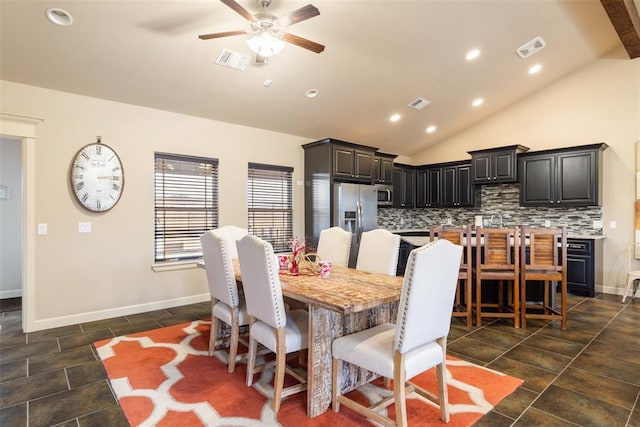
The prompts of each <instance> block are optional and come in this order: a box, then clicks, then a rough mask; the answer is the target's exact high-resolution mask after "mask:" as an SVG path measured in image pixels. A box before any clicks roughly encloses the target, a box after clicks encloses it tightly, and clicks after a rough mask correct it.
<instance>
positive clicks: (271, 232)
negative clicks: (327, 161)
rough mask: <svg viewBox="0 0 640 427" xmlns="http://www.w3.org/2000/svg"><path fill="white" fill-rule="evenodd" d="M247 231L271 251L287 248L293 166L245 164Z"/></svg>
mask: <svg viewBox="0 0 640 427" xmlns="http://www.w3.org/2000/svg"><path fill="white" fill-rule="evenodd" d="M247 181H248V188H247V199H248V201H247V202H248V210H249V220H248V229H249V233H250V234H253V235H255V236H258V237H260V238H261V239H264V240H266V241H267V242H269V243H271V245H272V246H273V250H274V252H287V251H289V250H291V248H290V247H289V241H290V240H291V238H292V237H293V168H291V167H286V166H274V165H263V164H259V163H249V179H248V180H247Z"/></svg>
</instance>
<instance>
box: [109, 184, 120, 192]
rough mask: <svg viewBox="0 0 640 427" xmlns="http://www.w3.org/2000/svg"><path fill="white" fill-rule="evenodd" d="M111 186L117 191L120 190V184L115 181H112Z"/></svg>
mask: <svg viewBox="0 0 640 427" xmlns="http://www.w3.org/2000/svg"><path fill="white" fill-rule="evenodd" d="M111 188H113V189H114V190H115V191H119V190H120V186H119V185H118V184H116V183H114V184H113V185H112V186H111Z"/></svg>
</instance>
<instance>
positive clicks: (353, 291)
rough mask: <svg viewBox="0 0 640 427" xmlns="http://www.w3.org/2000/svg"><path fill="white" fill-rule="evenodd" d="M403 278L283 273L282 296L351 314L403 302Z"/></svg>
mask: <svg viewBox="0 0 640 427" xmlns="http://www.w3.org/2000/svg"><path fill="white" fill-rule="evenodd" d="M233 267H234V270H235V276H236V280H238V281H240V282H241V281H242V276H241V274H240V265H239V263H238V260H237V259H234V260H233ZM402 282H403V277H400V276H387V275H385V274H372V273H365V272H363V271H359V270H356V269H353V268H347V267H340V266H332V267H331V274H330V276H329V278H327V279H323V278H321V277H320V276H319V275H318V274H299V275H297V276H293V275H290V274H289V273H288V272H287V271H281V272H280V283H281V284H282V294H283V295H285V296H287V297H289V298H293V299H295V300H297V301H300V302H303V303H306V304H314V305H316V306H320V307H324V308H326V309H329V310H333V311H337V312H339V313H344V314H349V313H356V312H358V311H363V310H366V309H369V308H374V307H378V306H380V305H381V304H385V303H389V302H393V301H399V300H400V295H401V294H402Z"/></svg>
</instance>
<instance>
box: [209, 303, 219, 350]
mask: <svg viewBox="0 0 640 427" xmlns="http://www.w3.org/2000/svg"><path fill="white" fill-rule="evenodd" d="M218 324H219V322H218V318H216V317H215V316H214V315H213V310H212V313H211V332H210V333H209V356H213V352H214V351H215V349H216V342H218Z"/></svg>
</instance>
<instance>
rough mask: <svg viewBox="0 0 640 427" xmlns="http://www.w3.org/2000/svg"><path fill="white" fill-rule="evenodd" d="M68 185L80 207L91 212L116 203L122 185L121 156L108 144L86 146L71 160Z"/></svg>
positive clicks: (107, 208)
mask: <svg viewBox="0 0 640 427" xmlns="http://www.w3.org/2000/svg"><path fill="white" fill-rule="evenodd" d="M71 186H72V187H73V192H74V193H75V195H76V198H77V199H78V201H79V202H80V204H81V205H82V206H84V207H85V208H87V209H89V210H90V211H93V212H104V211H108V210H109V209H111V208H112V207H114V206H115V204H116V203H118V200H119V199H120V195H121V194H122V188H123V186H124V171H123V170H122V163H121V162H120V158H119V157H118V155H117V154H116V152H115V151H113V150H112V149H111V147H109V146H108V145H104V144H102V143H95V144H89V145H85V146H84V147H82V148H81V149H80V151H78V154H76V157H75V158H74V160H73V165H72V166H71Z"/></svg>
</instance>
